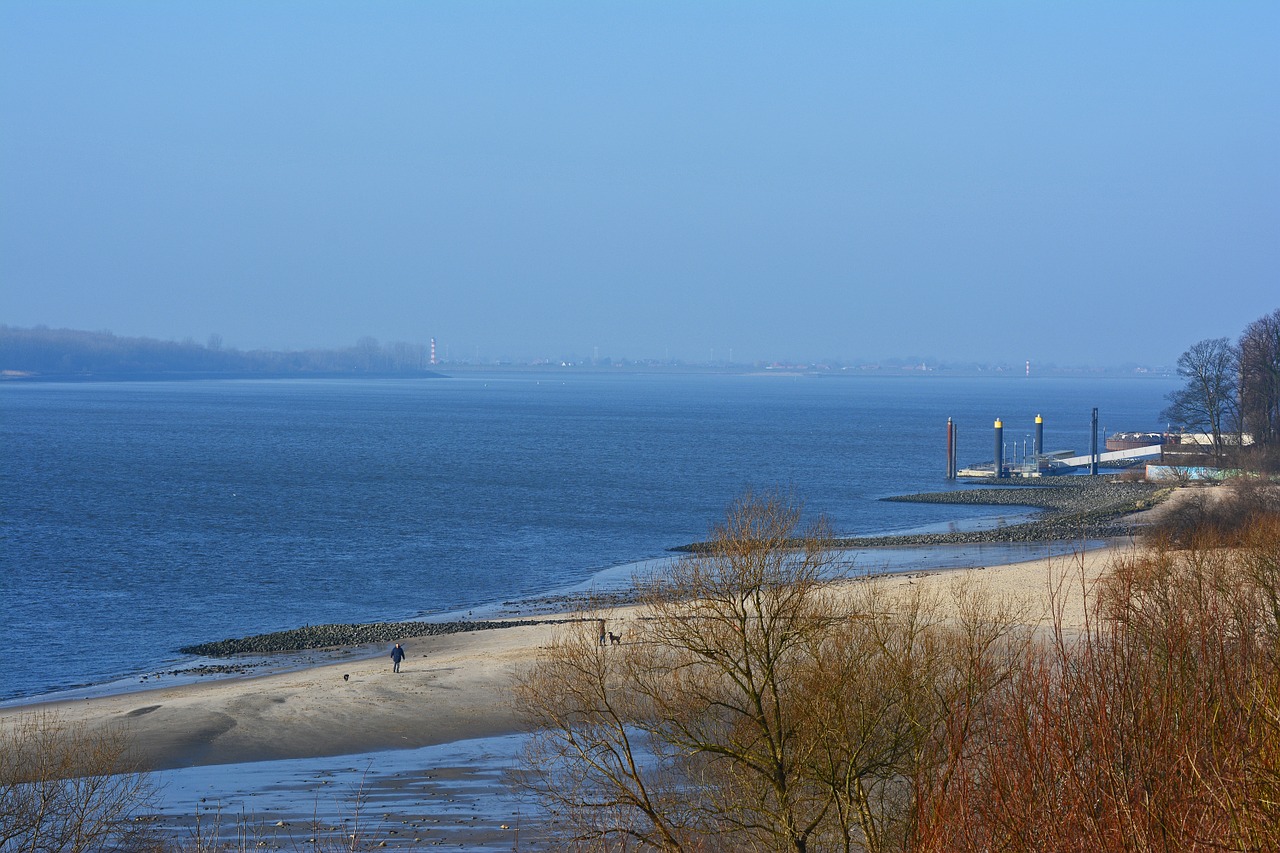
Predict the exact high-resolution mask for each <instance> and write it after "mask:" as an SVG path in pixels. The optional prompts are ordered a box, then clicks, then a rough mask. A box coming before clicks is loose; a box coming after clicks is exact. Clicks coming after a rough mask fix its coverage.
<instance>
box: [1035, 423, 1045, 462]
mask: <svg viewBox="0 0 1280 853" xmlns="http://www.w3.org/2000/svg"><path fill="white" fill-rule="evenodd" d="M1033 450H1034V452H1035V455H1036V456H1039V455H1040V454H1042V453H1044V418H1042V417H1040V416H1039V415H1036V443H1035V447H1034V448H1033Z"/></svg>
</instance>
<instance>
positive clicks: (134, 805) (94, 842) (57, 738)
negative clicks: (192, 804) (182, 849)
mask: <svg viewBox="0 0 1280 853" xmlns="http://www.w3.org/2000/svg"><path fill="white" fill-rule="evenodd" d="M150 796H151V787H150V784H149V781H148V777H147V776H146V775H145V774H142V773H139V772H136V771H135V770H134V768H133V767H132V765H130V764H129V762H128V755H127V742H126V740H125V737H124V735H123V733H121V732H120V731H106V732H89V731H87V730H86V729H85V728H84V727H82V726H79V725H75V724H71V723H66V722H64V721H62V720H61V719H59V718H58V717H57V716H54V715H49V714H33V715H29V716H23V717H17V718H13V719H12V720H10V721H7V722H3V723H0V851H3V853H81V851H85V853H92V851H106V850H118V849H128V848H130V847H136V846H139V842H140V840H141V837H140V836H141V832H142V830H141V829H140V826H141V825H140V824H137V823H135V822H134V821H133V817H134V816H135V815H136V814H137V813H138V812H140V811H141V810H143V809H145V808H147V807H148V805H149V803H150Z"/></svg>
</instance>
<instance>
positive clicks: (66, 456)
mask: <svg viewBox="0 0 1280 853" xmlns="http://www.w3.org/2000/svg"><path fill="white" fill-rule="evenodd" d="M1172 387H1173V382H1172V381H1171V380H1167V379H1153V378H1138V377H1134V378H1129V379H1096V380H1091V379H1049V378H1045V379H1035V378H1032V379H1023V378H1003V377H1002V378H948V377H940V376H912V377H867V376H857V377H843V376H841V377H830V378H821V379H815V378H809V377H803V378H802V377H784V376H730V375H710V376H700V375H670V376H660V375H611V374H602V373H571V372H566V373H553V372H548V373H545V374H532V373H507V374H502V373H494V374H485V375H476V374H472V375H467V376H465V377H462V378H447V379H435V380H402V381H401V380H385V381H357V380H349V381H348V380H288V381H196V382H153V383H98V384H76V383H67V384H8V385H4V386H0V407H2V408H0V414H2V417H0V440H3V443H4V462H3V469H2V471H0V476H2V479H0V490H2V494H3V504H2V505H0V548H2V551H0V595H2V596H3V602H4V604H3V614H4V615H3V623H2V626H0V661H2V662H3V666H4V672H3V680H2V683H0V698H8V699H12V698H14V697H28V696H33V695H37V694H42V693H46V692H48V691H51V690H58V689H64V688H67V687H71V686H75V685H83V684H94V683H100V682H105V681H109V680H111V679H115V678H120V677H123V676H127V675H130V674H133V673H139V672H147V671H153V670H156V669H160V668H163V667H165V666H170V665H172V664H174V663H176V662H178V661H180V660H181V659H182V658H181V656H179V655H177V654H176V653H175V652H174V650H175V649H177V648H178V647H179V646H182V645H185V644H189V643H196V642H201V641H206V640H213V639H221V638H225V637H231V636H243V635H246V634H252V633H259V632H263V631H271V630H279V629H284V628H291V627H298V626H300V625H307V624H321V623H328V622H364V621H374V620H383V619H402V618H410V617H417V616H422V615H432V614H442V613H448V612H456V611H462V612H465V611H466V610H468V609H471V608H476V607H480V606H483V605H486V604H490V603H493V602H501V601H505V600H511V599H519V598H521V597H525V596H530V595H536V594H540V593H545V592H548V591H551V590H554V589H558V588H563V587H567V586H571V585H574V584H581V583H583V582H585V581H587V580H589V579H590V578H591V577H592V576H593V575H594V574H595V573H597V572H600V571H601V570H603V569H608V568H611V567H617V566H620V565H624V564H629V563H632V562H635V561H639V560H644V559H647V558H657V557H662V556H663V555H664V554H666V549H668V548H670V547H672V546H674V545H678V544H682V543H685V542H689V541H692V540H696V539H700V538H702V537H703V536H704V535H705V533H706V531H707V529H708V527H709V525H710V524H712V523H713V522H715V521H716V519H717V518H718V517H721V516H722V514H723V512H724V508H725V507H726V505H727V504H728V503H729V502H730V501H732V500H733V499H734V498H735V497H736V496H737V495H739V494H740V493H741V492H742V491H743V490H744V489H746V488H757V489H769V488H783V489H791V490H794V491H795V493H796V494H798V495H799V496H801V497H802V498H803V499H804V501H805V503H806V506H807V508H808V509H809V510H810V511H812V512H814V513H819V512H820V513H823V514H825V515H826V516H828V517H829V518H830V520H831V521H832V523H833V525H834V526H835V528H836V529H837V531H838V532H841V533H846V534H859V533H872V532H880V531H884V530H900V529H907V528H916V527H921V526H925V525H938V524H944V523H949V522H954V521H956V520H963V519H972V518H976V517H980V516H992V515H995V514H997V513H999V512H1002V511H1000V510H991V509H987V510H984V509H982V508H974V507H947V506H930V505H911V504H901V503H883V502H879V501H878V500H877V499H878V498H881V497H884V496H887V495H891V494H899V493H903V492H913V491H926V490H928V491H933V490H938V489H944V488H948V487H949V486H948V484H947V483H946V482H945V481H944V480H943V479H942V473H943V470H944V459H943V456H944V453H943V447H944V426H945V423H946V419H947V417H948V416H950V417H953V418H955V419H956V422H957V423H958V424H959V425H960V429H961V433H960V439H961V452H960V460H961V462H962V463H965V462H971V461H979V460H983V459H990V458H991V455H992V451H991V443H992V441H991V424H992V421H993V420H994V418H995V417H997V416H999V417H1002V418H1003V419H1004V422H1005V427H1006V429H1005V435H1006V439H1007V440H1009V441H1010V442H1011V443H1012V444H1018V442H1019V439H1020V438H1023V437H1024V436H1023V433H1025V436H1029V435H1030V433H1031V430H1032V421H1033V419H1034V417H1035V415H1036V414H1037V413H1041V414H1043V415H1044V417H1045V420H1046V445H1047V446H1048V447H1049V448H1050V449H1057V448H1063V449H1066V448H1074V449H1079V450H1081V451H1085V450H1087V449H1088V431H1089V416H1090V409H1091V408H1092V407H1094V406H1097V407H1099V408H1100V409H1101V412H1102V422H1103V424H1104V425H1105V427H1106V428H1107V429H1108V430H1109V431H1115V430H1120V429H1124V430H1146V429H1156V428H1159V427H1160V426H1161V424H1159V423H1158V422H1156V420H1155V418H1156V416H1157V413H1158V412H1159V411H1160V409H1161V408H1162V407H1163V399H1162V398H1163V396H1164V394H1165V393H1166V392H1168V391H1169V390H1170V389H1171V388H1172ZM1003 512H1007V510H1003Z"/></svg>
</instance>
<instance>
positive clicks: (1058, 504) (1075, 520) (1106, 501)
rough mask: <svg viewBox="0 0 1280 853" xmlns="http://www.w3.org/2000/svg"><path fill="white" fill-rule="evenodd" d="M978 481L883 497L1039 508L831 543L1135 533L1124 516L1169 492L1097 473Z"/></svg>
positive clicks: (1053, 538) (1004, 539) (1042, 539)
mask: <svg viewBox="0 0 1280 853" xmlns="http://www.w3.org/2000/svg"><path fill="white" fill-rule="evenodd" d="M977 482H978V483H979V484H980V485H979V486H977V487H975V488H965V489H957V490H955V491H950V492H927V493H924V494H916V495H900V496H895V497H890V498H884V500H887V501H903V502H909V503H936V504H958V505H966V506H1019V507H1033V508H1035V509H1037V510H1039V513H1038V514H1037V516H1036V517H1035V518H1033V519H1031V520H1030V521H1026V522H1023V523H1020V524H1010V525H1006V526H1003V527H997V528H993V529H990V530H968V531H950V532H946V533H921V534H908V535H901V536H868V537H845V538H841V539H839V540H838V541H837V542H836V545H837V547H842V548H868V547H875V546H886V545H897V546H901V545H941V544H970V543H980V542H1045V541H1062V540H1080V539H1109V538H1112V537H1115V536H1129V535H1132V534H1133V533H1134V532H1135V525H1134V524H1132V523H1127V522H1126V521H1125V516H1127V515H1130V514H1132V513H1135V512H1140V511H1142V510H1145V509H1150V508H1151V507H1153V506H1155V505H1156V504H1158V503H1160V501H1162V500H1164V499H1165V498H1166V497H1168V495H1169V493H1170V491H1171V490H1170V489H1169V488H1168V487H1164V486H1157V485H1153V484H1151V483H1143V482H1133V481H1121V480H1116V479H1104V478H1100V477H1061V478H1055V479H1047V480H1040V481H1038V482H1037V483H1036V484H1035V485H1021V484H1011V483H1009V482H1008V481H1005V480H994V479H991V480H979V481H977Z"/></svg>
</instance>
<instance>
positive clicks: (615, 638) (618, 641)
mask: <svg viewBox="0 0 1280 853" xmlns="http://www.w3.org/2000/svg"><path fill="white" fill-rule="evenodd" d="M609 643H610V644H611V645H614V646H620V645H622V635H621V634H615V633H613V632H612V631H610V632H609Z"/></svg>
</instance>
